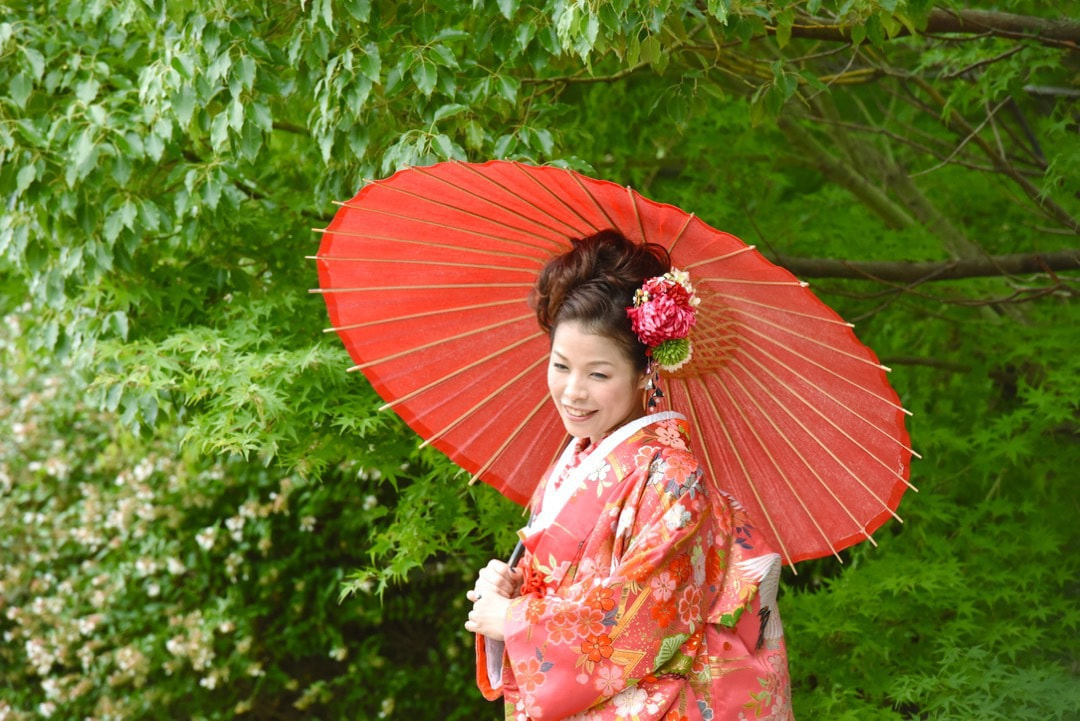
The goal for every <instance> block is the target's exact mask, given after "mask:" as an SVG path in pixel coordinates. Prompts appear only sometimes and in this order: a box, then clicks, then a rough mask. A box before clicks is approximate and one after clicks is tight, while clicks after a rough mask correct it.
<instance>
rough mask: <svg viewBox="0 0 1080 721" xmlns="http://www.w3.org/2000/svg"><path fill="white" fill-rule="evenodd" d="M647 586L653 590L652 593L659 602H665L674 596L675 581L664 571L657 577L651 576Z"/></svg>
mask: <svg viewBox="0 0 1080 721" xmlns="http://www.w3.org/2000/svg"><path fill="white" fill-rule="evenodd" d="M649 585H650V586H651V587H652V589H653V593H654V594H656V597H657V598H658V599H659V600H661V601H666V600H668V599H669V598H671V597H672V596H673V595H674V594H675V579H674V578H672V577H671V574H670V573H668V572H667V571H664V572H663V573H661V574H660V575H659V576H653V577H652V580H650V581H649Z"/></svg>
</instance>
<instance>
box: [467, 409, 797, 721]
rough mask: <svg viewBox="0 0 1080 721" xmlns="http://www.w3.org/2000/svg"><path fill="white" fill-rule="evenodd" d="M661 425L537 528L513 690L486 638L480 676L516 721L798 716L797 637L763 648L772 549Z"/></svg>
mask: <svg viewBox="0 0 1080 721" xmlns="http://www.w3.org/2000/svg"><path fill="white" fill-rule="evenodd" d="M658 419H659V420H658V422H652V423H649V422H648V421H649V420H650V419H645V421H644V422H643V426H641V427H637V428H635V429H633V430H632V432H631V431H628V433H627V434H625V435H623V436H620V437H617V438H616V439H615V440H616V442H615V443H614V445H613V446H609V447H608V449H607V450H606V451H605V452H604V455H603V457H600V458H595V459H594V458H592V456H589V457H588V458H586V459H585V460H583V461H582V464H583V465H584V464H590V465H589V467H588V468H586V469H583V471H587V472H583V473H582V474H580V478H582V480H580V486H579V487H577V488H575V489H574V491H573V495H572V496H571V497H570V499H569V501H567V502H566V504H565V506H563V508H562V509H561V510H560V511H559V512H558V513H557V514H556V515H555V516H554V517H553V520H552V521H551V522H550V524H548V525H546V526H545V527H544V529H543V530H537V531H532V532H530V531H528V530H527V531H526V532H525V535H524V540H525V547H526V551H525V554H524V556H523V557H522V561H521V564H522V567H523V568H524V570H525V582H524V584H523V586H522V590H521V597H520V598H516V599H514V600H513V601H512V602H511V605H510V609H509V611H508V614H507V618H506V623H505V650H504V652H503V654H504V655H503V673H502V686H500V687H492V686H491V683H490V680H489V679H488V676H487V667H488V664H487V657H486V653H487V647H486V646H485V644H484V643H483V639H482V638H481V639H478V643H477V654H478V659H477V661H478V664H477V681H478V683H479V685H480V687H481V690H483V692H484V694H485V696H487V697H488V698H491V699H495V698H498V697H499V696H500V695H503V696H504V697H505V701H506V706H505V709H506V717H507V719H513V720H514V721H548V720H555V719H559V720H562V719H573V721H630V720H633V721H737V720H740V719H746V721H766V720H768V721H791V718H792V717H791V706H790V701H789V690H788V687H789V682H788V677H787V660H786V653H785V650H784V646H783V639H782V637H781V636H779V634H778V633H777V634H776V635H775V637H768V638H765V639H764V640H765V643H763V645H762V647H761V648H760V649H759V648H758V645H757V644H758V640H759V635H760V631H761V624H760V622H759V618H758V613H757V611H758V607H759V605H760V604H761V603H762V598H761V594H760V593H758V590H759V586H760V582H761V580H762V578H763V573H764V571H763V570H762V569H764V568H772V564H771V561H770V556H771V555H774V554H769V551H768V549H765V548H764V547H763V546H762V544H761V543H760V542H759V539H757V538H756V536H755V534H754V533H753V528H752V526H751V525H750V523H749V519H747V518H746V517H745V512H742V511H741V508H739V507H738V506H737V504H735V503H733V502H732V501H731V500H730V499H729V498H728V497H727V496H726V495H724V494H723V493H722V492H720V490H719V489H718V488H717V487H716V485H715V481H714V480H713V479H708V478H705V477H704V476H703V474H702V471H701V469H700V467H699V466H698V464H697V462H696V460H695V459H694V456H693V455H692V453H691V452H690V450H689V448H688V444H687V442H686V441H687V439H688V437H689V435H688V431H687V429H686V426H685V423H684V422H676V421H672V420H671V415H670V414H659V416H658ZM617 434H619V431H616V432H615V433H613V434H612V435H613V436H616V435H617ZM601 447H602V448H603V447H604V446H603V444H601ZM596 455H600V454H599V452H597V454H596ZM604 466H606V467H607V470H606V474H605V477H604V478H599V477H597V473H596V469H598V468H601V467H604ZM563 477H569V476H565V474H563ZM549 478H550V475H549ZM575 482H578V481H575ZM540 493H541V494H542V490H541V492H540ZM541 497H542V495H540V496H538V498H541ZM541 504H542V501H541ZM534 510H536V511H542V507H541V508H535V509H534ZM624 524H625V527H624ZM762 559H764V561H762ZM776 560H777V562H778V560H779V557H778V556H777V557H776ZM750 561H752V563H749V562H750ZM549 569H558V571H557V572H556V573H552V572H551V570H549ZM537 576H539V577H541V578H544V581H543V582H542V583H536V582H535V581H533V582H531V583H530V579H533V578H535V577H537ZM767 601H768V603H769V604H772V603H773V601H774V599H771V598H770V599H767ZM770 612H771V613H773V614H776V615H774V616H773V617H774V618H775V619H777V624H776V625H777V628H778V619H779V616H778V614H777V612H776V609H775V608H773V607H771V606H770ZM770 627H772V624H770Z"/></svg>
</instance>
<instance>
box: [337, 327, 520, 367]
mask: <svg viewBox="0 0 1080 721" xmlns="http://www.w3.org/2000/svg"><path fill="white" fill-rule="evenodd" d="M531 317H532V314H529V315H520V316H517V317H516V318H507V319H506V320H502V321H499V322H498V323H492V324H490V325H485V326H483V327H480V328H473V329H471V330H467V331H465V332H464V333H458V334H457V335H452V336H447V337H446V338H439V339H437V340H433V341H431V342H430V343H424V344H423V345H418V346H413V347H412V348H406V349H405V350H402V351H398V352H397V353H393V354H391V355H388V356H384V357H382V358H378V359H376V360H373V361H368V362H367V363H360V364H358V365H354V366H353V367H352V368H349V370H350V371H357V370H364V369H365V368H370V367H371V366H373V365H378V364H379V363H388V362H389V361H392V360H397V359H398V358H402V357H404V356H408V355H412V354H413V353H416V352H418V351H423V350H427V349H428V348H434V347H435V346H438V345H442V344H443V343H449V342H451V341H455V340H461V339H462V338H468V337H469V336H472V335H476V334H477V333H484V332H486V331H489V330H493V329H495V328H499V327H502V326H504V325H510V324H511V323H518V322H520V321H523V320H528V319H529V318H531Z"/></svg>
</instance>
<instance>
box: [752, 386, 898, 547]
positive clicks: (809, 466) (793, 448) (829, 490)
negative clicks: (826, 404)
mask: <svg viewBox="0 0 1080 721" xmlns="http://www.w3.org/2000/svg"><path fill="white" fill-rule="evenodd" d="M752 377H753V376H751V378H752ZM731 379H732V380H733V381H734V382H735V383H737V384H738V385H739V388H740V389H741V390H742V392H743V393H745V394H746V395H747V397H748V398H749V399H750V402H751V403H753V404H754V406H755V407H756V408H757V409H758V412H759V413H761V415H762V416H764V417H765V419H766V420H767V421H768V423H769V425H770V426H772V428H773V430H774V431H776V433H777V434H778V435H779V436H780V438H782V439H783V440H784V443H786V444H787V446H788V448H790V449H791V451H792V452H793V453H794V454H795V455H796V456H798V458H799V460H800V461H802V462H803V465H804V466H806V468H807V470H809V471H810V474H811V475H812V476H813V477H814V478H816V479H817V480H818V483H820V484H821V487H822V488H824V489H825V492H826V493H828V494H829V496H831V497H832V499H833V500H834V501H836V504H837V505H838V506H840V508H842V509H843V510H844V513H845V514H847V517H848V518H850V519H851V522H852V523H854V524H855V526H856V527H857V528H859V530H861V531H862V534H863V535H864V536H866V538H867V540H869V541H870V543H871V544H872V545H874V546H877V542H876V541H874V539H873V538H872V537H871V536H870V534H869V533H867V532H866V526H865V525H864V524H862V523H860V522H859V519H857V518H855V516H854V515H852V513H851V511H850V510H849V509H848V507H847V506H846V505H844V502H843V501H841V500H840V499H839V498H838V497H837V495H836V493H835V492H833V489H832V488H830V487H829V485H828V484H827V483H826V482H825V479H823V478H822V477H821V475H820V474H819V473H818V472H817V469H816V468H814V466H813V464H812V463H810V461H808V460H807V459H806V458H805V457H804V456H803V454H802V453H801V452H800V451H799V449H798V447H797V446H796V445H795V444H794V443H793V442H792V441H791V439H790V438H789V437H788V435H787V433H785V432H784V431H783V430H782V429H781V428H780V427H779V426H778V425H776V421H775V420H773V417H772V416H771V415H769V414H768V413H766V412H765V409H764V408H762V407H761V404H760V403H758V400H757V398H756V397H755V395H754V394H753V393H751V392H750V390H749V389H748V388H747V387H746V386H745V385H744V384H743V382H742V380H740V379H739V377H738V376H736V375H735V374H732V375H731ZM758 385H759V386H760V387H761V389H762V390H763V391H764V392H765V394H766V395H767V396H768V397H769V398H771V399H772V400H773V401H774V402H775V403H776V404H777V405H778V406H780V407H781V408H782V409H783V410H784V412H786V413H787V414H788V416H789V417H791V419H792V420H794V421H795V422H796V423H797V424H798V426H799V427H800V428H802V429H803V430H804V431H806V433H807V435H809V436H810V437H811V438H813V439H814V441H816V442H817V444H818V446H820V447H821V448H822V449H824V450H825V452H826V453H828V454H829V455H830V456H831V457H832V459H833V460H834V461H836V462H837V463H839V464H840V467H841V468H843V469H844V470H845V471H847V472H848V474H849V475H850V476H851V477H852V478H853V479H854V480H855V482H856V483H858V484H859V485H860V486H862V489H863V490H864V491H866V492H867V493H869V494H870V495H871V496H873V498H874V500H875V501H877V502H878V503H880V504H881V506H882V508H884V509H885V510H886V511H888V512H889V513H890V514H892V517H893V518H895V519H896V520H898V521H900V523H903V522H904V519H902V518H900V516H898V515H896V512H895V511H893V509H891V508H889V504H888V503H885V501H883V500H881V498H880V497H878V495H877V493H875V492H874V491H872V490H870V489H869V488H867V486H866V484H865V483H863V482H862V480H861V479H860V478H859V477H858V476H857V475H856V474H855V473H854V472H853V471H852V470H851V469H850V468H848V467H847V465H846V464H845V463H844V462H843V461H841V460H840V459H839V458H837V457H836V454H834V453H832V452H831V451H830V450H829V449H828V448H827V447H826V446H825V444H824V443H822V442H821V439H819V438H818V437H817V436H815V435H814V434H813V433H811V432H810V430H809V429H808V428H807V427H806V426H805V425H803V424H802V423H801V422H800V421H799V419H798V418H795V417H794V416H793V415H792V414H791V412H790V411H788V410H787V408H786V407H785V406H784V404H782V403H781V402H780V401H779V400H778V399H777V398H776V396H775V395H773V394H772V392H770V391H769V389H768V388H766V387H765V386H763V385H762V384H761V383H760V382H758Z"/></svg>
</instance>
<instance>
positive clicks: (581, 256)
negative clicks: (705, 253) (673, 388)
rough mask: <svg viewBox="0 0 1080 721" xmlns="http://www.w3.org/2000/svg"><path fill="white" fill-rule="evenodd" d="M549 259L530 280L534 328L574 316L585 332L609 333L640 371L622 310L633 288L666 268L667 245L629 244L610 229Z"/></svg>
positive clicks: (641, 360)
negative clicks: (535, 277) (532, 285)
mask: <svg viewBox="0 0 1080 721" xmlns="http://www.w3.org/2000/svg"><path fill="white" fill-rule="evenodd" d="M571 244H572V246H573V247H572V248H571V249H570V250H568V251H566V252H565V253H563V254H562V255H560V256H558V257H556V258H553V259H551V260H550V261H549V262H548V263H547V265H545V266H544V269H543V270H541V271H540V277H539V278H537V280H536V285H535V286H534V287H533V289H532V292H531V293H530V295H529V303H530V304H531V305H532V307H533V308H534V309H535V310H536V319H537V320H538V321H539V322H540V327H541V328H543V329H544V330H545V331H547V332H548V335H549V336H553V335H554V333H555V328H557V327H558V325H559V323H562V322H563V321H568V320H574V321H578V322H579V323H581V324H582V325H583V326H584V327H585V328H586V329H587V330H588V331H589V332H591V333H595V334H597V335H601V336H604V337H605V338H610V339H611V340H612V341H614V342H615V344H616V345H618V347H619V348H620V349H622V351H623V353H625V355H626V357H627V358H629V359H630V361H631V362H632V363H633V364H634V367H635V368H636V369H637V370H638V371H640V372H642V373H644V372H645V369H646V367H647V366H648V357H647V356H646V354H645V351H646V348H645V346H644V345H643V344H642V343H641V341H639V340H638V338H637V336H636V335H635V334H634V331H633V329H632V328H631V327H630V319H629V317H627V315H626V309H627V308H628V307H629V306H630V305H632V304H633V301H634V291H636V290H637V289H638V288H640V287H641V285H642V284H643V283H644V282H645V281H646V280H647V279H648V278H653V277H656V276H658V275H663V274H664V273H667V272H668V271H669V270H671V258H670V256H668V252H667V250H665V249H664V248H663V247H662V246H659V245H655V244H653V243H641V244H638V243H634V242H632V241H630V240H627V239H626V238H625V237H624V236H623V235H622V234H621V233H619V232H618V231H615V230H602V231H600V232H599V233H596V234H594V235H590V236H588V237H586V238H582V239H580V240H573V241H571Z"/></svg>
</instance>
